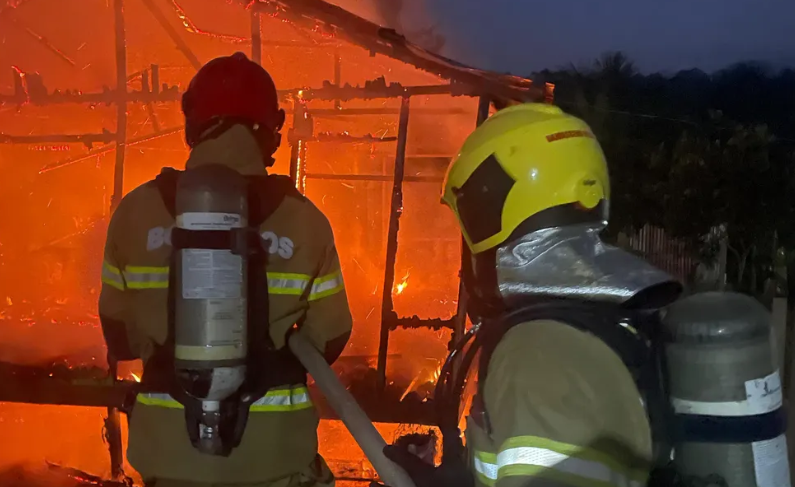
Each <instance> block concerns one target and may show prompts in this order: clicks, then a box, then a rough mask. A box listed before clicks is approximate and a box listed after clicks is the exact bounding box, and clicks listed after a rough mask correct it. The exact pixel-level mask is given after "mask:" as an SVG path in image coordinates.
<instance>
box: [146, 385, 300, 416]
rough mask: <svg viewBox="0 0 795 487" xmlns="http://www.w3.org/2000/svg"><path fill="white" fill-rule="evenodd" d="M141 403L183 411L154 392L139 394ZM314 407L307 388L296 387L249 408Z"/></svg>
mask: <svg viewBox="0 0 795 487" xmlns="http://www.w3.org/2000/svg"><path fill="white" fill-rule="evenodd" d="M137 400H138V402H139V403H141V404H144V405H146V406H159V407H164V408H170V409H182V408H183V406H182V404H180V403H179V402H178V401H176V400H175V399H174V398H173V397H171V396H170V395H168V394H160V393H154V392H148V393H141V394H138V397H137ZM311 407H312V399H311V398H310V397H309V390H308V389H307V388H306V386H295V387H289V388H284V389H272V390H270V391H268V392H267V393H266V394H265V395H264V396H262V397H261V398H259V399H257V400H256V401H255V402H254V403H253V404H252V405H251V407H250V408H249V411H252V412H289V411H300V410H302V409H309V408H311Z"/></svg>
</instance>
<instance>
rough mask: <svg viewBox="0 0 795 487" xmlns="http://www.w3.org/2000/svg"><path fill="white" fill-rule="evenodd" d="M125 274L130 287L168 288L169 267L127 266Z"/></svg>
mask: <svg viewBox="0 0 795 487" xmlns="http://www.w3.org/2000/svg"><path fill="white" fill-rule="evenodd" d="M123 274H124V280H125V281H126V282H127V288H128V289H167V288H168V267H139V266H127V267H125V268H124V273H123Z"/></svg>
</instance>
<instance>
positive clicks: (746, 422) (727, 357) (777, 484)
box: [663, 292, 790, 487]
mask: <svg viewBox="0 0 795 487" xmlns="http://www.w3.org/2000/svg"><path fill="white" fill-rule="evenodd" d="M771 325H772V324H771V315H770V313H769V312H768V311H767V310H766V309H765V308H764V307H763V306H762V305H761V304H760V303H759V302H758V301H756V300H755V299H754V298H752V297H750V296H746V295H743V294H737V293H727V292H706V293H699V294H694V295H692V296H689V297H687V298H685V299H682V300H680V301H678V302H676V303H674V304H673V305H672V306H671V307H670V308H669V309H668V310H667V312H666V314H665V317H664V318H663V331H664V336H665V345H664V346H665V360H666V362H667V363H666V367H665V369H666V372H667V374H666V375H667V382H668V392H669V398H670V401H671V405H672V407H673V410H674V412H675V421H674V425H675V428H674V436H675V443H674V465H675V466H676V468H677V470H678V472H679V473H680V475H682V476H683V477H684V478H685V479H689V482H696V483H694V484H693V485H697V483H698V481H699V480H700V481H702V482H704V481H706V482H707V483H709V482H710V481H711V482H720V480H721V479H722V480H723V481H725V485H727V486H728V487H750V486H757V487H789V486H790V473H789V462H788V458H787V443H786V438H785V430H786V418H785V411H784V409H783V406H782V392H781V379H780V377H779V371H778V370H777V361H776V359H775V353H774V349H773V343H772V341H771V340H772V326H771ZM687 482H688V480H686V483H687ZM688 485H689V484H688ZM717 485H720V484H717Z"/></svg>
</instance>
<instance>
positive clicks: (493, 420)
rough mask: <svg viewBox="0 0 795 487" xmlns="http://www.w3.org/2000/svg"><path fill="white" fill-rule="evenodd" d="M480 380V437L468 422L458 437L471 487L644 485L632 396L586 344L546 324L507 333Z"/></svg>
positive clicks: (638, 418) (641, 437)
mask: <svg viewBox="0 0 795 487" xmlns="http://www.w3.org/2000/svg"><path fill="white" fill-rule="evenodd" d="M473 368H475V367H473ZM475 373H476V371H475ZM484 380H485V381H486V382H485V384H483V388H482V390H483V394H484V398H483V402H482V403H483V404H484V406H485V409H486V413H487V415H488V420H489V425H490V428H489V432H487V431H486V429H485V428H484V427H483V426H482V425H483V424H484V423H483V417H482V416H480V415H478V414H477V413H472V414H471V415H470V416H469V417H468V418H467V428H466V443H467V448H468V449H469V455H470V465H471V468H472V470H473V472H474V475H475V479H476V481H477V484H478V485H480V486H486V487H514V486H523V485H529V484H534V482H533V481H532V480H530V479H529V478H538V479H539V482H538V483H539V484H544V482H543V480H547V481H551V482H552V483H553V484H554V485H556V486H558V485H560V486H570V487H642V486H644V485H646V481H647V479H648V476H649V472H650V470H651V468H650V466H651V455H652V444H651V432H650V428H649V423H648V419H647V416H646V411H645V409H644V407H643V404H642V402H641V396H640V393H639V392H638V389H637V387H636V386H635V381H634V379H633V378H632V375H631V374H630V372H629V370H627V368H626V367H625V366H624V364H623V362H622V361H621V359H620V358H619V357H618V355H616V354H615V353H614V352H613V351H612V350H611V349H610V348H609V347H608V346H607V345H605V344H604V342H602V341H601V340H599V339H598V338H596V337H595V336H593V335H591V334H588V333H584V332H581V331H579V330H577V329H575V328H574V327H571V326H568V325H565V324H563V323H559V322H556V321H551V320H538V321H534V322H530V323H523V324H520V325H516V326H515V327H513V328H511V329H510V330H508V331H507V332H506V334H505V336H504V337H503V338H502V340H501V341H500V342H499V344H498V345H497V347H496V348H495V350H494V353H493V354H492V355H491V359H490V361H489V364H488V373H487V376H486V377H485V378H484Z"/></svg>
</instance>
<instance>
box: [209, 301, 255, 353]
mask: <svg viewBox="0 0 795 487" xmlns="http://www.w3.org/2000/svg"><path fill="white" fill-rule="evenodd" d="M206 309H207V315H208V317H209V318H210V321H212V322H213V323H215V324H216V325H218V326H209V327H207V328H206V332H205V333H207V343H208V344H209V345H211V346H213V347H225V346H230V347H235V349H237V352H235V353H233V355H234V356H235V357H236V356H238V354H239V355H240V356H241V357H244V356H245V351H246V348H245V345H246V342H245V338H246V336H245V332H246V311H247V309H246V300H245V299H211V300H209V301H208V302H207V308H206ZM235 357H232V358H235Z"/></svg>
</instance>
